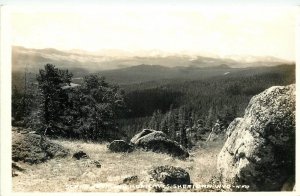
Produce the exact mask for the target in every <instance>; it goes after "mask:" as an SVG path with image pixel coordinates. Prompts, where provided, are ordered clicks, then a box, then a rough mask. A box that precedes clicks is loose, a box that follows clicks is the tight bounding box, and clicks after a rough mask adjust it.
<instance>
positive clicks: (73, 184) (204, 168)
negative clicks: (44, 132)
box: [13, 140, 223, 192]
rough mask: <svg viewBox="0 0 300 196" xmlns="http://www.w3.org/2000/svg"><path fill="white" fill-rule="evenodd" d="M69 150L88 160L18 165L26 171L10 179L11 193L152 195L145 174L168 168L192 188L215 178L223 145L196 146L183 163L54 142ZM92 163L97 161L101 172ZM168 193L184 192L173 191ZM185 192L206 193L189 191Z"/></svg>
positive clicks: (145, 154)
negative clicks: (174, 169) (178, 169)
mask: <svg viewBox="0 0 300 196" xmlns="http://www.w3.org/2000/svg"><path fill="white" fill-rule="evenodd" d="M53 141H54V142H56V143H59V144H61V145H63V146H64V147H66V148H68V149H70V151H71V154H73V153H74V152H77V151H79V150H82V151H84V152H86V153H87V154H88V155H89V156H90V159H80V160H76V159H74V158H72V156H68V157H67V158H61V159H51V160H49V161H47V162H45V163H41V164H34V165H27V164H24V163H20V165H21V167H23V168H25V169H26V171H24V172H22V173H20V174H19V175H18V176H16V177H13V191H16V192H28V191H29V192H32V191H41V192H64V191H67V192H127V191H129V192H136V191H146V192H148V191H155V189H153V187H147V186H149V185H151V184H152V185H153V184H155V182H153V181H151V180H150V177H149V175H148V171H149V170H150V169H151V168H152V167H153V166H160V165H171V166H176V167H181V168H183V169H185V170H186V171H187V172H188V173H189V174H190V177H191V181H192V183H193V184H197V185H201V184H207V183H208V181H209V180H210V179H211V178H212V177H213V176H215V175H216V172H217V167H216V164H217V156H218V153H219V152H220V150H221V148H222V146H223V141H216V142H210V143H199V145H198V147H197V148H196V149H194V150H193V151H191V152H190V155H191V156H190V157H189V158H188V159H186V160H180V159H176V158H173V157H171V156H169V155H166V154H159V153H153V152H145V151H142V150H137V151H134V152H132V153H112V152H110V151H109V150H108V149H107V147H106V146H107V144H96V143H85V142H80V141H62V140H53ZM93 161H98V162H100V164H101V168H99V167H96V165H95V164H94V163H93ZM130 176H137V181H135V182H133V185H137V186H128V185H127V184H124V183H123V180H124V179H125V178H126V177H130ZM171 191H187V189H176V190H174V189H172V190H171ZM188 191H209V190H205V189H201V190H197V189H191V190H188Z"/></svg>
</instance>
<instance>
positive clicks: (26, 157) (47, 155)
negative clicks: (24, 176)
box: [12, 131, 69, 164]
mask: <svg viewBox="0 0 300 196" xmlns="http://www.w3.org/2000/svg"><path fill="white" fill-rule="evenodd" d="M68 154H69V151H68V150H67V149H65V148H63V147H62V146H61V145H59V144H56V143H53V142H51V141H49V140H47V139H46V140H45V141H43V142H41V136H40V135H37V134H31V133H18V132H15V131H12V160H13V161H24V162H27V163H31V164H34V163H41V162H44V161H46V160H48V159H51V158H55V157H65V156H67V155H68Z"/></svg>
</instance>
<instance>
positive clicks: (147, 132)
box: [130, 129, 167, 145]
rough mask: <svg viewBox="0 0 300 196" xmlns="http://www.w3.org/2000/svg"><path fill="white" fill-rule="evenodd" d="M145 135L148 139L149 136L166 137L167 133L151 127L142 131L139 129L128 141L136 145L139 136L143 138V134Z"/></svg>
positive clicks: (139, 138)
mask: <svg viewBox="0 0 300 196" xmlns="http://www.w3.org/2000/svg"><path fill="white" fill-rule="evenodd" d="M146 135H147V138H148V139H150V137H151V138H152V139H154V138H156V139H157V138H166V137H167V135H166V134H165V133H164V132H162V131H155V130H153V129H143V131H141V132H139V133H138V134H136V135H135V136H133V138H132V139H131V140H130V142H131V143H133V144H135V145H136V144H138V143H139V142H140V140H141V138H142V139H144V138H145V137H144V136H146Z"/></svg>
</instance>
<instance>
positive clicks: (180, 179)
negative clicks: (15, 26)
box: [148, 165, 191, 185]
mask: <svg viewBox="0 0 300 196" xmlns="http://www.w3.org/2000/svg"><path fill="white" fill-rule="evenodd" d="M148 173H149V174H150V176H151V177H152V179H154V180H155V181H158V182H162V183H164V184H165V185H184V184H186V185H188V184H191V180H190V175H189V173H188V172H186V171H185V170H184V169H182V168H180V167H173V166H169V165H164V166H159V167H155V168H153V169H152V170H150V171H149V172H148Z"/></svg>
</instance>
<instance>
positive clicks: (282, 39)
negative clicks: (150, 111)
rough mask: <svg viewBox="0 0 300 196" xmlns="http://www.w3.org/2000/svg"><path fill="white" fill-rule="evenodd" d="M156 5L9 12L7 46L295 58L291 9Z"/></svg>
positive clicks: (38, 7)
mask: <svg viewBox="0 0 300 196" xmlns="http://www.w3.org/2000/svg"><path fill="white" fill-rule="evenodd" d="M158 5H159V4H157V3H156V4H152V5H151V4H147V5H143V4H136V5H134V4H129V5H125V4H122V5H120V4H94V5H93V6H91V5H82V6H78V5H76V6H75V5H74V6H65V7H62V6H59V7H58V6H52V7H51V6H45V5H36V6H27V7H24V6H23V7H22V6H15V7H13V9H12V10H13V13H12V15H11V18H12V42H13V45H20V46H25V47H29V48H57V49H63V50H69V49H82V50H88V51H98V50H101V49H121V50H126V51H131V52H138V51H140V50H153V49H155V50H161V51H165V52H170V53H173V52H175V53H183V52H184V53H191V54H198V53H199V54H205V53H213V54H217V55H220V56H223V55H259V56H266V55H268V56H275V57H278V58H283V59H287V60H294V58H295V26H296V12H297V9H296V8H295V7H293V6H283V5H275V6H269V5H268V6H266V5H247V6H245V5H238V6H228V5H218V6H216V5H214V6H211V5H199V4H181V5H180V6H176V5H175V6H174V5H170V4H161V5H160V6H158ZM298 11H299V10H298Z"/></svg>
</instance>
